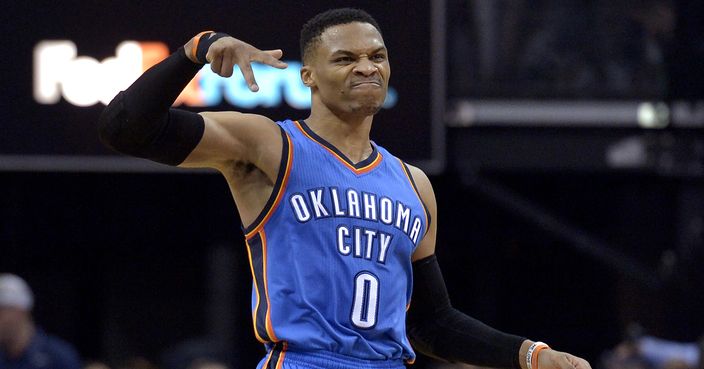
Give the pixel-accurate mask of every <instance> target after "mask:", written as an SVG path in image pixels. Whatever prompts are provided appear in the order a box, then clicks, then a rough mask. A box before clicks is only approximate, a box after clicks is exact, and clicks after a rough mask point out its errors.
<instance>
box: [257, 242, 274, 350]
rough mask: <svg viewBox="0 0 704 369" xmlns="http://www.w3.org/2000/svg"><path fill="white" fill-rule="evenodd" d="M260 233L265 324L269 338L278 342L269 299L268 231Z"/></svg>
mask: <svg viewBox="0 0 704 369" xmlns="http://www.w3.org/2000/svg"><path fill="white" fill-rule="evenodd" d="M259 235H260V236H261V238H262V263H263V264H264V296H265V297H266V306H267V309H266V322H264V326H265V327H266V333H267V334H269V338H271V340H272V341H274V342H277V341H278V340H279V339H278V338H276V335H275V334H274V326H273V325H272V324H271V301H270V300H269V282H268V281H267V279H266V276H267V273H266V264H267V262H266V233H264V230H262V231H261V232H259Z"/></svg>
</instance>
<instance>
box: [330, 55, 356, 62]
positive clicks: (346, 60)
mask: <svg viewBox="0 0 704 369" xmlns="http://www.w3.org/2000/svg"><path fill="white" fill-rule="evenodd" d="M352 61H353V60H352V57H351V56H341V57H339V58H335V59H334V60H333V62H335V63H351V62H352Z"/></svg>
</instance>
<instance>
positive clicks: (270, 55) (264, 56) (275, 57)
mask: <svg viewBox="0 0 704 369" xmlns="http://www.w3.org/2000/svg"><path fill="white" fill-rule="evenodd" d="M283 55H284V53H283V51H281V49H277V50H264V51H259V52H257V53H255V54H253V55H252V58H251V60H252V61H256V62H259V63H262V64H266V65H270V66H272V67H274V68H279V69H284V68H286V67H288V64H286V63H284V62H283V61H281V60H279V59H281V57H282V56H283Z"/></svg>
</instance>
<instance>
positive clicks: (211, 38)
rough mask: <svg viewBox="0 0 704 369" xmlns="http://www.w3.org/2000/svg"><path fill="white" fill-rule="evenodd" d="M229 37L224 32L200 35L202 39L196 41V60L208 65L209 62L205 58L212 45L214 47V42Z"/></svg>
mask: <svg viewBox="0 0 704 369" xmlns="http://www.w3.org/2000/svg"><path fill="white" fill-rule="evenodd" d="M228 36H230V35H228V34H227V33H222V32H207V33H203V34H202V35H200V37H198V39H196V44H195V45H194V47H195V49H196V50H195V56H196V60H198V62H199V63H203V64H206V63H208V60H207V59H206V58H205V56H206V55H207V54H208V49H210V45H212V44H213V42H215V41H217V40H219V39H221V38H223V37H228Z"/></svg>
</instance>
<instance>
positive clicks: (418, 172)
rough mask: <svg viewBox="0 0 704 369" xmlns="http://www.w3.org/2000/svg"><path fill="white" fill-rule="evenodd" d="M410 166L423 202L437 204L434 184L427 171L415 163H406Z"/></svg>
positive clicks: (409, 168) (409, 169)
mask: <svg viewBox="0 0 704 369" xmlns="http://www.w3.org/2000/svg"><path fill="white" fill-rule="evenodd" d="M406 167H408V171H409V174H410V175H411V178H413V182H415V184H416V187H417V188H418V192H419V193H420V196H421V197H422V198H423V202H424V203H425V204H426V205H430V204H433V205H434V204H435V192H434V191H433V185H432V183H431V182H430V178H428V176H427V175H426V174H425V172H424V171H423V170H422V169H420V168H418V167H415V166H413V165H410V164H406Z"/></svg>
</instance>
